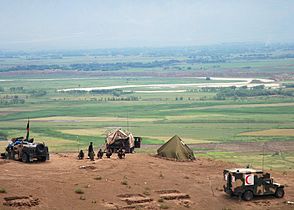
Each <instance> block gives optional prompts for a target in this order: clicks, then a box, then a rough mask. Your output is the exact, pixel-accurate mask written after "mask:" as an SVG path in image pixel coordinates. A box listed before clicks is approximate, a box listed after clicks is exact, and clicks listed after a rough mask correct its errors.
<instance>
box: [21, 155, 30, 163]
mask: <svg viewBox="0 0 294 210" xmlns="http://www.w3.org/2000/svg"><path fill="white" fill-rule="evenodd" d="M21 160H22V162H24V163H28V162H30V158H29V156H28V154H27V153H23V154H22V157H21Z"/></svg>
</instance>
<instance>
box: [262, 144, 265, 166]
mask: <svg viewBox="0 0 294 210" xmlns="http://www.w3.org/2000/svg"><path fill="white" fill-rule="evenodd" d="M264 147H265V142H263V146H262V171H263V170H264V149H265V148H264Z"/></svg>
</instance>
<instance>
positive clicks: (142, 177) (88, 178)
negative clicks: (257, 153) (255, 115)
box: [0, 154, 294, 210]
mask: <svg viewBox="0 0 294 210" xmlns="http://www.w3.org/2000/svg"><path fill="white" fill-rule="evenodd" d="M234 166H235V165H233V164H230V163H225V162H222V161H214V160H209V159H200V160H197V161H194V162H173V161H169V160H163V159H159V158H154V157H151V156H148V155H143V154H134V155H127V157H126V159H124V160H119V159H117V157H116V156H115V157H112V159H102V160H95V162H91V161H89V160H81V161H79V160H76V158H75V154H54V155H52V156H51V160H50V161H49V162H46V163H33V164H23V163H21V162H15V161H4V160H0V171H1V174H0V188H1V187H2V188H5V190H6V191H7V193H0V202H1V203H0V209H3V210H7V209H8V210H11V209H17V208H19V207H15V206H23V207H21V209H32V210H35V209H42V210H54V209H56V210H57V209H58V210H60V209H61V210H64V209H83V210H86V209H87V210H88V209H130V208H133V209H160V208H161V209H164V208H168V209H187V208H189V209H225V208H229V209H238V210H240V209H293V208H294V206H290V205H287V204H285V201H288V200H291V201H293V200H294V187H293V186H294V185H293V183H294V173H293V172H288V173H287V174H283V173H282V172H273V173H272V175H273V176H274V178H275V179H276V181H278V182H280V183H287V187H286V195H285V197H284V198H283V199H276V198H274V197H266V198H262V199H261V198H259V199H254V200H253V201H252V202H245V201H239V200H238V199H237V198H229V196H227V195H226V194H225V193H224V192H223V191H222V185H223V184H224V183H223V176H222V172H223V169H224V168H230V167H234ZM76 189H81V190H82V191H83V192H84V194H77V193H75V190H76ZM30 195H31V197H29V196H30ZM12 196H25V197H19V198H18V199H15V200H10V201H5V198H7V197H12ZM26 196H27V197H26ZM5 203H6V204H11V205H15V206H14V207H10V206H6V205H4V204H5ZM25 205H31V207H28V206H25Z"/></svg>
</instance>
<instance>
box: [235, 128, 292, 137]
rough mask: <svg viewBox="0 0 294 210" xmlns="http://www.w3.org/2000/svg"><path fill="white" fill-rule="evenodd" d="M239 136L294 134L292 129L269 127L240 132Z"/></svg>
mask: <svg viewBox="0 0 294 210" xmlns="http://www.w3.org/2000/svg"><path fill="white" fill-rule="evenodd" d="M240 135H241V136H294V129H269V130H262V131H253V132H245V133H241V134H240Z"/></svg>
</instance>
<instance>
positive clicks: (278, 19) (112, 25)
mask: <svg viewBox="0 0 294 210" xmlns="http://www.w3.org/2000/svg"><path fill="white" fill-rule="evenodd" d="M222 42H266V43H272V42H294V0H140V1H139V0H104V1H100V0H95V1H94V0H0V49H25V50H27V49H83V48H84V49H89V48H91V49H93V48H117V47H149V46H152V47H162V46H190V45H205V44H214V43H222Z"/></svg>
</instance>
